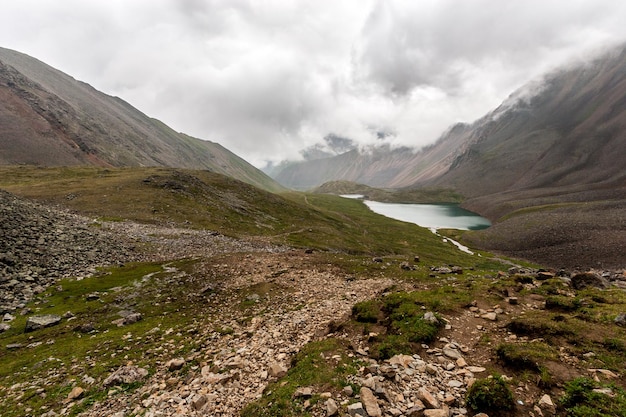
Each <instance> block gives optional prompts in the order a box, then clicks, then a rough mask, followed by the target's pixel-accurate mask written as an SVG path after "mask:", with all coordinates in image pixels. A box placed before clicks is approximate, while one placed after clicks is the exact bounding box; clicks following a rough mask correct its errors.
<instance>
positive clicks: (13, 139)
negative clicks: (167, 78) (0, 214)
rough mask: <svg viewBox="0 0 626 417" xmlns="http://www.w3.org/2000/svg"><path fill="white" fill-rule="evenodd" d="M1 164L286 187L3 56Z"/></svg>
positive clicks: (81, 86)
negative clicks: (149, 170) (212, 177)
mask: <svg viewBox="0 0 626 417" xmlns="http://www.w3.org/2000/svg"><path fill="white" fill-rule="evenodd" d="M0 164H2V165H19V164H30V165H43V166H68V165H95V166H104V167H106V166H115V167H121V166H170V167H181V168H194V169H208V170H211V171H214V172H217V173H221V174H224V175H229V176H232V177H234V178H236V179H239V180H241V181H244V182H248V183H251V184H253V185H256V186H258V187H259V188H263V189H268V190H272V191H277V190H282V187H281V186H279V185H278V184H276V183H275V182H274V181H273V180H271V179H270V178H269V177H268V176H267V175H265V174H263V173H262V172H261V171H259V170H257V169H256V168H254V167H253V166H252V165H250V164H248V163H247V162H246V161H244V160H243V159H241V158H239V157H238V156H236V155H235V154H233V153H232V152H230V151H228V150H227V149H225V148H224V147H222V146H221V145H219V144H217V143H214V142H208V141H204V140H199V139H196V138H192V137H190V136H187V135H185V134H182V133H178V132H175V131H173V130H172V129H171V128H169V127H168V126H166V125H165V124H163V123H162V122H160V121H158V120H155V119H152V118H150V117H148V116H146V115H145V114H143V113H141V112H140V111H139V110H137V109H135V108H134V107H132V106H131V105H130V104H128V103H127V102H125V101H123V100H122V99H120V98H118V97H111V96H108V95H106V94H103V93H101V92H99V91H97V90H95V89H94V88H93V87H91V86H90V85H88V84H86V83H82V82H79V81H77V80H75V79H74V78H72V77H70V76H68V75H67V74H64V73H62V72H60V71H58V70H56V69H54V68H52V67H50V66H48V65H46V64H44V63H42V62H40V61H38V60H36V59H34V58H31V57H29V56H27V55H24V54H21V53H19V52H16V51H11V50H8V49H4V48H0Z"/></svg>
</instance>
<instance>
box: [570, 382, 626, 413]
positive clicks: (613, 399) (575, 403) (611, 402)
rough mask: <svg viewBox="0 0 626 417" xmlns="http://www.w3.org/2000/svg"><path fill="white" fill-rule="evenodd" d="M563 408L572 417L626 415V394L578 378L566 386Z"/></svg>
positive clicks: (615, 388) (617, 388)
mask: <svg viewBox="0 0 626 417" xmlns="http://www.w3.org/2000/svg"><path fill="white" fill-rule="evenodd" d="M560 405H561V407H562V408H563V409H564V411H565V413H566V414H567V415H568V416H572V417H603V416H624V415H626V392H624V390H623V389H621V388H619V387H616V386H612V385H608V386H607V385H603V386H600V385H597V384H596V383H595V382H594V381H593V380H591V379H589V378H576V379H574V380H572V381H569V382H567V383H566V384H565V394H564V395H563V397H562V398H561V401H560Z"/></svg>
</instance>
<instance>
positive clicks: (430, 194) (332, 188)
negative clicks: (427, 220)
mask: <svg viewBox="0 0 626 417" xmlns="http://www.w3.org/2000/svg"><path fill="white" fill-rule="evenodd" d="M312 192H313V193H318V194H319V193H325V194H337V195H342V194H361V195H364V196H365V197H366V198H367V199H368V200H374V201H380V202H384V203H460V202H461V201H462V199H463V197H462V196H461V195H460V194H459V193H457V192H455V191H453V190H451V189H445V188H402V189H383V188H375V187H370V186H369V185H365V184H357V183H355V182H351V181H329V182H327V183H324V184H322V185H320V186H319V187H316V188H315V189H313V190H312Z"/></svg>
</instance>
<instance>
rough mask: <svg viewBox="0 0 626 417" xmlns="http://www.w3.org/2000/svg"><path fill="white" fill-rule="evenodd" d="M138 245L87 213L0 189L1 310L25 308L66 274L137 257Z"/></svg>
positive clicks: (13, 310) (7, 311) (75, 273)
mask: <svg viewBox="0 0 626 417" xmlns="http://www.w3.org/2000/svg"><path fill="white" fill-rule="evenodd" d="M134 256H135V255H134V252H133V250H132V245H131V244H129V243H128V242H127V241H125V240H122V239H120V237H119V234H116V233H111V231H107V230H102V229H101V228H99V227H98V224H97V223H94V221H93V220H91V219H87V218H85V217H81V216H77V215H74V214H70V213H68V212H64V211H61V210H56V209H51V208H48V207H44V206H42V205H40V204H36V203H33V202H31V201H29V200H26V199H22V198H19V197H16V196H14V195H13V194H10V193H7V192H5V191H2V190H0V312H1V313H2V314H4V313H13V312H15V310H17V309H21V308H24V306H25V305H26V302H27V301H28V300H30V299H31V298H32V297H33V295H35V294H38V293H40V292H42V291H43V290H44V289H45V288H46V287H48V286H49V285H52V284H54V282H55V281H56V280H57V279H59V278H63V277H69V276H86V275H90V274H92V273H94V272H95V268H96V266H100V265H111V264H115V263H118V262H124V261H127V260H130V259H133V257H134Z"/></svg>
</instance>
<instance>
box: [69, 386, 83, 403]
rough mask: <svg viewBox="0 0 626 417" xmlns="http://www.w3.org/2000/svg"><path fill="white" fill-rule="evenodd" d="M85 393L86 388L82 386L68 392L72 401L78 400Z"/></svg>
mask: <svg viewBox="0 0 626 417" xmlns="http://www.w3.org/2000/svg"><path fill="white" fill-rule="evenodd" d="M84 393H85V390H84V389H82V388H81V387H74V388H73V389H72V391H70V393H69V394H67V399H68V400H70V401H72V400H78V399H79V398H81V397H82V396H83V394H84Z"/></svg>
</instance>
